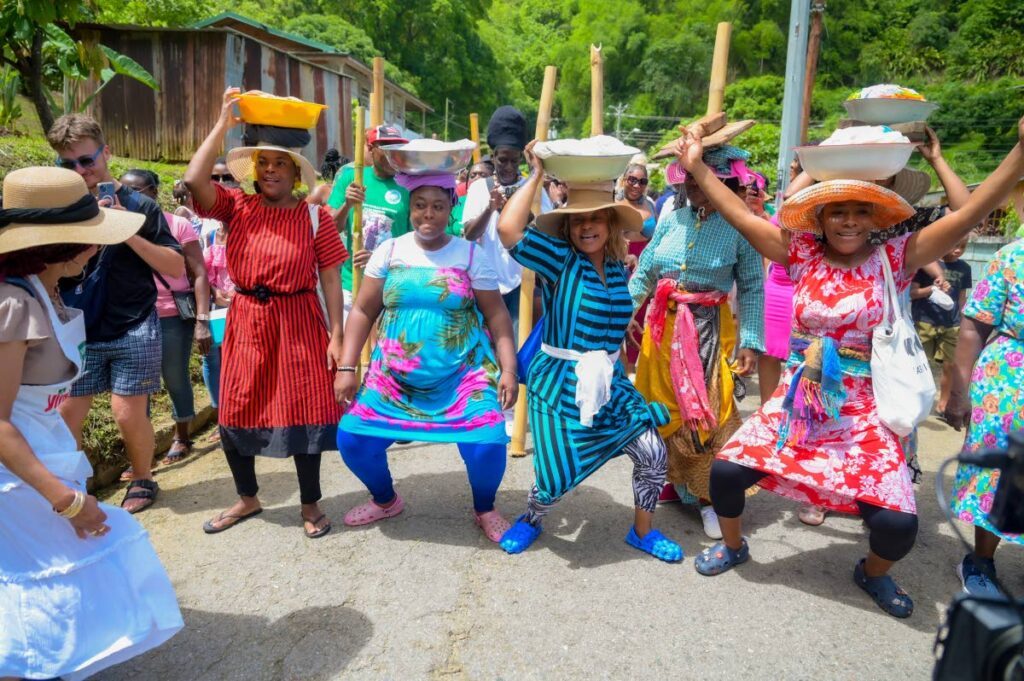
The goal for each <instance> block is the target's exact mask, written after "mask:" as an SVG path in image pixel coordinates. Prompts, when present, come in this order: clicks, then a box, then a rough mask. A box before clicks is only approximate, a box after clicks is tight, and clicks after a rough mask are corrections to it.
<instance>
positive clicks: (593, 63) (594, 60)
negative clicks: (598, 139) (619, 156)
mask: <svg viewBox="0 0 1024 681" xmlns="http://www.w3.org/2000/svg"><path fill="white" fill-rule="evenodd" d="M603 134H604V57H602V56H601V46H600V45H596V46H595V45H591V46H590V135H591V137H593V136H595V135H603Z"/></svg>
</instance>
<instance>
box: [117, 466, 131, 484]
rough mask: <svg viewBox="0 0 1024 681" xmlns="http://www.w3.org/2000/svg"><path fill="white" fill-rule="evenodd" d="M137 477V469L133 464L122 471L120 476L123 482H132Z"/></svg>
mask: <svg viewBox="0 0 1024 681" xmlns="http://www.w3.org/2000/svg"><path fill="white" fill-rule="evenodd" d="M134 477H135V469H134V468H132V467H131V466H128V468H125V469H124V470H123V471H121V476H120V477H119V478H118V480H120V481H121V482H131V481H132V478H134Z"/></svg>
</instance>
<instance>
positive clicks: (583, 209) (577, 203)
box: [535, 182, 644, 238]
mask: <svg viewBox="0 0 1024 681" xmlns="http://www.w3.org/2000/svg"><path fill="white" fill-rule="evenodd" d="M568 186H569V202H568V204H566V205H565V206H563V207H562V208H556V209H555V210H553V211H550V212H547V213H544V214H543V215H538V216H537V218H536V219H535V222H536V223H537V226H538V227H540V228H541V229H545V230H548V231H552V232H557V230H558V229H559V228H560V227H561V225H562V223H563V222H564V221H565V219H566V217H567V216H569V215H573V214H576V213H593V212H594V211H598V210H603V209H605V208H609V209H611V210H612V211H614V212H615V214H616V216H617V217H618V223H619V227H620V228H621V229H622V231H623V232H624V233H628V232H640V230H641V229H643V226H644V218H643V215H641V214H640V211H638V210H637V209H636V208H633V207H632V206H629V205H627V204H624V203H616V202H615V189H614V183H613V182H595V183H589V184H584V183H573V182H569V183H568ZM627 238H629V236H628V234H627Z"/></svg>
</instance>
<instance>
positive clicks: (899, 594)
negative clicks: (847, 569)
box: [853, 558, 914, 619]
mask: <svg viewBox="0 0 1024 681" xmlns="http://www.w3.org/2000/svg"><path fill="white" fill-rule="evenodd" d="M853 581H855V582H856V583H857V586H859V587H860V588H862V589H864V590H865V591H867V592H868V595H869V596H871V598H873V599H874V601H875V603H877V604H878V607H879V608H881V609H882V610H884V611H886V612H887V613H889V614H890V615H892V616H893V617H899V618H901V619H902V618H904V617H910V616H911V615H912V614H914V601H912V600H910V596H908V595H907V592H906V591H904V590H903V589H901V588H900V587H899V585H898V584H896V580H894V579H893V578H892V577H890V576H889V575H882V576H881V577H868V576H867V575H866V574H864V559H863V558H861V559H860V562H859V563H857V567H855V568H854V569H853Z"/></svg>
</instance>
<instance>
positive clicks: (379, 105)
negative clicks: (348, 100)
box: [370, 57, 384, 128]
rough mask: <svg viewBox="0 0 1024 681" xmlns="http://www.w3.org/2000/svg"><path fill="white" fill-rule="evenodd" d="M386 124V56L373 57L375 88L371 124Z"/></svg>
mask: <svg viewBox="0 0 1024 681" xmlns="http://www.w3.org/2000/svg"><path fill="white" fill-rule="evenodd" d="M378 125H384V57H374V58H373V90H371V92H370V126H371V127H374V128H376V127H377V126H378Z"/></svg>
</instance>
